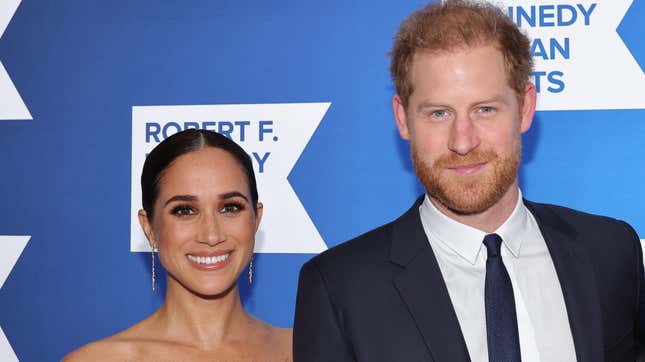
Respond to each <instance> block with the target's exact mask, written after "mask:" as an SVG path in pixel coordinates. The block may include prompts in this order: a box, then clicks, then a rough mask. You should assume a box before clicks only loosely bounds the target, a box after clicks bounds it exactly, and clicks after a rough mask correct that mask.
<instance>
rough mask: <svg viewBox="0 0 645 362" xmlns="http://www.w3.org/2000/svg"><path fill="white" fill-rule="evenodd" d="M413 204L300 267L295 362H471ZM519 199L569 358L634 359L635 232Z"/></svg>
mask: <svg viewBox="0 0 645 362" xmlns="http://www.w3.org/2000/svg"><path fill="white" fill-rule="evenodd" d="M422 201H423V198H419V200H417V202H416V203H415V204H414V205H413V206H412V208H410V210H408V211H407V212H406V213H405V214H404V215H403V216H401V217H400V218H398V219H397V220H395V221H393V222H391V223H389V224H386V225H384V226H382V227H380V228H378V229H375V230H372V231H370V232H368V233H366V234H364V235H361V236H359V237H357V238H355V239H353V240H350V241H348V242H346V243H343V244H340V245H338V246H336V247H334V248H331V249H329V250H327V251H325V252H323V253H322V254H320V255H318V256H316V257H314V258H313V259H312V260H310V261H309V262H307V263H306V264H305V265H304V266H303V267H302V269H301V271H300V279H299V283H298V297H297V302H296V315H295V321H294V360H295V361H296V362H301V361H302V362H308V361H333V362H341V361H370V362H372V361H440V362H444V361H446V362H459V361H470V357H469V356H468V350H467V348H466V343H465V341H464V337H463V335H462V333H461V329H460V327H459V322H458V320H457V316H456V314H455V311H454V309H453V306H452V303H451V301H450V297H449V295H448V290H447V288H446V285H445V282H444V280H443V278H442V275H441V271H440V269H439V265H438V264H437V260H436V258H435V256H434V253H433V251H432V248H431V247H430V244H429V243H428V240H427V238H426V235H425V232H424V230H423V226H422V225H421V220H420V218H419V205H420V204H421V202H422ZM524 203H525V205H526V206H527V207H528V209H529V210H530V211H531V212H532V213H533V215H534V216H535V219H536V220H537V222H538V225H539V227H540V231H541V232H542V235H543V236H544V239H545V241H546V244H547V247H548V249H549V252H550V254H551V258H552V259H553V264H554V265H555V269H556V272H557V275H558V279H559V281H560V285H561V287H562V292H563V295H564V301H565V303H566V307H567V314H568V317H569V325H570V328H571V333H572V335H573V342H574V345H575V350H576V356H577V359H578V361H580V362H600V361H607V362H609V361H612V362H613V361H621V362H622V361H634V360H635V356H636V350H637V348H638V346H639V343H638V341H637V338H638V337H637V336H638V335H639V332H638V327H639V324H638V322H637V321H638V319H639V302H640V293H641V289H643V283H644V278H643V276H644V275H645V274H644V272H643V261H642V252H641V247H640V241H639V239H638V237H637V235H636V233H635V231H634V230H633V229H632V228H631V227H630V226H629V225H628V224H626V223H624V222H622V221H618V220H614V219H610V218H606V217H601V216H595V215H589V214H585V213H582V212H578V211H574V210H571V209H567V208H563V207H559V206H553V205H544V204H536V203H532V202H528V201H526V200H525V201H524ZM482 328H485V326H482Z"/></svg>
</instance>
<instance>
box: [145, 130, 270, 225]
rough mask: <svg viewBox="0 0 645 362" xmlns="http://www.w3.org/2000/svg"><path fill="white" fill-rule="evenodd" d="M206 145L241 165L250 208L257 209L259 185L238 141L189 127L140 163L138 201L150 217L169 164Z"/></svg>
mask: <svg viewBox="0 0 645 362" xmlns="http://www.w3.org/2000/svg"><path fill="white" fill-rule="evenodd" d="M209 147H213V148H219V149H221V150H224V151H226V152H228V153H229V154H230V155H231V156H233V157H235V159H236V160H237V162H238V163H239V164H240V166H242V169H243V170H244V173H246V178H247V180H248V184H249V191H250V192H251V204H252V205H253V210H254V211H257V204H258V189H257V185H256V183H255V173H254V172H253V164H252V163H251V158H250V157H249V155H248V154H247V153H246V152H245V151H244V150H243V149H242V147H240V146H239V145H238V144H237V143H235V142H233V141H232V140H230V139H228V138H226V137H225V136H222V135H221V134H219V133H216V132H213V131H207V130H203V129H188V130H185V131H181V132H178V133H175V134H174V135H172V136H170V137H168V138H166V139H165V140H163V141H162V142H161V143H160V144H158V145H157V147H155V148H154V149H153V150H152V152H150V154H149V155H148V157H147V158H146V161H145V162H144V164H143V172H142V173H141V199H142V200H141V201H142V203H143V209H144V210H145V211H146V214H147V215H148V218H150V219H152V217H153V209H154V204H155V201H156V200H157V196H158V195H159V180H161V177H162V176H163V173H164V171H165V170H166V169H167V168H168V166H170V164H171V163H172V162H173V161H174V160H175V159H177V157H179V156H182V155H185V154H187V153H190V152H193V151H197V150H201V149H204V148H209ZM222 172H228V170H222Z"/></svg>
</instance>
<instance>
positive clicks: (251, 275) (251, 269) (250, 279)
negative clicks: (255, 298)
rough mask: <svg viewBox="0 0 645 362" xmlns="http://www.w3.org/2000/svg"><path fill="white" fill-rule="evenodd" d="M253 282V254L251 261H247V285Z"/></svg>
mask: <svg viewBox="0 0 645 362" xmlns="http://www.w3.org/2000/svg"><path fill="white" fill-rule="evenodd" d="M251 284H253V256H251V263H249V285H251Z"/></svg>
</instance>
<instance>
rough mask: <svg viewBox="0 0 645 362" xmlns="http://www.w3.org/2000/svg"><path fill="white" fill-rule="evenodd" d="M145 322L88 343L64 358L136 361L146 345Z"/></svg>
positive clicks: (66, 360)
mask: <svg viewBox="0 0 645 362" xmlns="http://www.w3.org/2000/svg"><path fill="white" fill-rule="evenodd" d="M144 322H145V321H142V322H139V323H137V324H135V325H133V326H131V327H130V328H128V329H125V330H123V331H121V332H119V333H117V334H115V335H112V336H110V337H107V338H104V339H101V340H98V341H95V342H91V343H88V344H86V345H84V346H83V347H81V348H79V349H77V350H75V351H73V352H71V353H70V354H68V355H67V356H65V357H64V358H63V361H64V362H76V361H99V362H101V361H135V360H138V356H140V355H141V351H142V347H143V346H144V345H145V342H146V339H147V338H145V337H144V336H145V334H146V333H145V327H144Z"/></svg>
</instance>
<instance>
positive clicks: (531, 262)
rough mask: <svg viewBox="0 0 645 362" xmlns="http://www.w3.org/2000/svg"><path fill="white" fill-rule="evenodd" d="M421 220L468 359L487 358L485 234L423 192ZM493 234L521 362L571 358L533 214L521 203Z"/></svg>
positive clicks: (565, 322) (562, 310)
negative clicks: (499, 240) (510, 299)
mask: <svg viewBox="0 0 645 362" xmlns="http://www.w3.org/2000/svg"><path fill="white" fill-rule="evenodd" d="M419 212H420V214H421V222H422V224H423V229H424V230H425V233H426V236H427V237H428V240H429V242H430V245H431V246H432V250H433V251H434V254H435V256H436V258H437V262H438V263H439V268H440V269H441V274H442V275H443V279H444V280H445V282H446V286H447V287H448V294H449V295H450V300H451V301H452V305H453V307H454V309H455V312H456V314H457V319H458V320H459V325H460V327H461V332H462V333H463V335H464V339H465V340H466V346H467V348H468V353H469V354H470V358H471V360H472V361H473V362H479V361H481V362H487V361H488V346H487V342H486V310H485V305H484V282H485V277H486V258H487V251H486V247H485V246H484V245H483V240H484V236H486V234H487V233H486V232H484V231H481V230H478V229H475V228H473V227H470V226H467V225H464V224H461V223H459V222H457V221H455V220H453V219H451V218H449V217H447V216H446V215H444V214H442V213H441V212H440V211H439V210H437V208H436V207H435V206H434V205H433V204H432V202H431V201H430V199H429V198H428V196H427V195H426V198H425V200H424V202H423V203H422V204H421V206H420V207H419ZM495 233H496V234H498V235H499V236H501V237H502V240H503V243H502V245H503V246H502V249H501V254H502V260H503V261H504V266H505V267H506V269H507V270H508V274H509V276H510V278H511V283H512V285H513V294H514V297H515V309H516V312H517V326H518V331H519V338H520V351H521V354H522V361H523V362H533V361H542V362H551V361H554V362H555V361H557V362H568V361H576V353H575V349H574V345H573V337H572V335H571V329H570V327H569V319H568V317H567V308H566V305H565V303H564V297H563V295H562V289H561V288H560V281H559V280H558V276H557V274H556V272H555V267H554V266H553V261H552V260H551V255H550V254H549V250H548V249H547V246H546V243H545V241H544V238H543V237H542V233H541V232H540V229H539V227H538V224H537V222H536V221H535V218H534V217H533V215H532V214H531V212H530V211H529V210H528V209H527V208H526V206H525V205H524V203H523V202H522V195H521V192H520V195H519V197H518V200H517V205H516V206H515V209H514V210H513V213H512V214H511V216H510V217H509V218H508V219H507V220H506V221H505V222H504V223H503V224H502V226H500V227H499V228H498V229H497V230H495Z"/></svg>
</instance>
